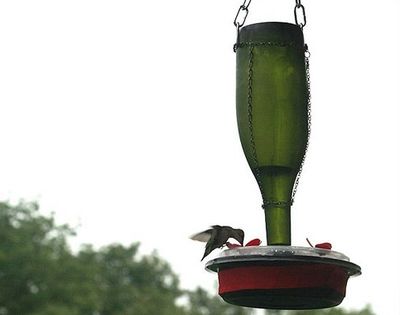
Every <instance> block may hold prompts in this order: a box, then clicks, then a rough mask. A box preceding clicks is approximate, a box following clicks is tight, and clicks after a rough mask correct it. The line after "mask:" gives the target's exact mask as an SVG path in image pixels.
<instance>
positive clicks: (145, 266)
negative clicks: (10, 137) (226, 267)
mask: <svg viewBox="0 0 400 315" xmlns="http://www.w3.org/2000/svg"><path fill="white" fill-rule="evenodd" d="M38 208H39V207H38V205H37V204H36V203H23V202H21V203H20V204H18V205H16V206H11V205H10V204H9V203H6V202H0V315H155V314H157V315H249V314H251V309H247V308H241V307H236V306H232V305H229V304H227V303H225V302H223V301H222V299H221V298H220V297H218V296H211V295H210V294H208V293H207V292H206V291H205V290H203V289H201V288H198V289H196V290H194V291H183V290H181V289H180V287H179V279H178V277H177V275H176V274H175V273H174V272H173V271H172V270H171V267H170V266H169V264H168V263H167V262H165V261H164V260H163V259H162V258H160V257H159V256H158V255H157V254H156V253H153V254H151V255H147V256H141V255H139V253H138V249H139V244H138V243H135V244H132V245H130V246H122V245H119V244H113V245H109V246H107V247H104V248H101V249H100V250H95V249H94V248H93V247H92V246H90V245H85V246H83V247H82V248H81V249H80V251H79V252H78V253H76V254H74V253H72V251H71V250H70V248H69V246H68V243H67V240H68V237H70V236H72V235H74V231H73V230H72V229H71V228H70V227H68V226H67V225H57V224H56V223H55V221H54V218H53V216H49V217H46V216H43V215H40V214H39V212H38ZM178 299H183V301H184V303H179V304H178V303H177V301H178ZM266 314H270V315H314V314H320V315H374V314H373V313H372V311H371V310H370V308H369V307H367V308H365V309H364V310H362V311H359V312H345V311H343V310H340V309H338V308H335V309H330V310H323V311H298V312H284V311H275V312H272V311H269V313H266Z"/></svg>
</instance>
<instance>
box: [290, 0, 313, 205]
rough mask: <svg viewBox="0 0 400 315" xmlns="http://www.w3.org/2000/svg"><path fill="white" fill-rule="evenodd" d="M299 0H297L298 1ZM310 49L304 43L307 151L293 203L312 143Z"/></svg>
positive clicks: (294, 190) (294, 191)
mask: <svg viewBox="0 0 400 315" xmlns="http://www.w3.org/2000/svg"><path fill="white" fill-rule="evenodd" d="M296 2H297V1H296ZM310 56H311V54H310V51H309V50H308V45H307V44H305V45H304V60H305V68H306V82H307V94H308V95H307V126H308V127H307V143H306V148H305V152H304V155H303V159H302V161H301V164H300V169H299V172H298V173H297V176H296V180H295V182H294V185H293V190H292V203H293V202H294V196H295V195H296V192H297V187H298V186H299V180H300V175H301V172H302V171H303V166H304V161H305V159H306V154H307V151H308V146H309V143H310V135H311V80H310Z"/></svg>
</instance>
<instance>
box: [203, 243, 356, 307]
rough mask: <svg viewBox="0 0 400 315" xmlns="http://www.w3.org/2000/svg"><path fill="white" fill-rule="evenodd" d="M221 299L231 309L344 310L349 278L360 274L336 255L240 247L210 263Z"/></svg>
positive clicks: (300, 249)
mask: <svg viewBox="0 0 400 315" xmlns="http://www.w3.org/2000/svg"><path fill="white" fill-rule="evenodd" d="M206 268H207V269H208V270H211V271H215V272H218V280H219V294H220V296H221V297H222V298H223V299H224V300H225V301H226V302H228V303H231V304H235V305H240V306H246V307H256V308H267V309H287V310H301V309H319V308H326V307H333V306H336V305H339V304H340V303H341V302H342V300H343V298H344V297H345V294H346V286H347V281H348V279H349V277H350V276H356V275H359V274H361V268H360V267H359V266H357V265H356V264H353V263H351V262H350V261H349V259H348V257H347V256H345V255H343V254H341V253H338V252H334V251H331V250H325V249H319V248H306V247H293V246H264V247H263V246H260V247H246V246H245V247H235V248H234V249H232V250H227V251H224V252H223V253H221V256H220V257H218V258H216V259H213V260H210V261H209V262H208V263H207V264H206Z"/></svg>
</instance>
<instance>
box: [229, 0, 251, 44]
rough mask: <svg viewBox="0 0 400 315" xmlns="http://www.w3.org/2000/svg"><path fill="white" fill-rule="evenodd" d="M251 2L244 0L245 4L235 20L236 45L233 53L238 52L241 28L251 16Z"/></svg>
mask: <svg viewBox="0 0 400 315" xmlns="http://www.w3.org/2000/svg"><path fill="white" fill-rule="evenodd" d="M250 3H251V0H244V2H243V4H242V5H241V6H240V7H239V9H238V11H237V13H236V16H235V19H234V20H233V25H235V27H236V43H235V44H234V45H233V51H234V52H236V50H237V46H238V44H239V33H240V28H241V27H242V26H243V25H244V23H245V22H246V19H247V16H248V15H249V5H250Z"/></svg>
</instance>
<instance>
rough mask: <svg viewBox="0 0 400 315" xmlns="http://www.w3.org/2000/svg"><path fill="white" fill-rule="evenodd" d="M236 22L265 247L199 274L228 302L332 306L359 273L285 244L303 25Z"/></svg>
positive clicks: (246, 147)
mask: <svg viewBox="0 0 400 315" xmlns="http://www.w3.org/2000/svg"><path fill="white" fill-rule="evenodd" d="M296 3H297V1H296ZM241 8H242V7H241ZM296 8H298V7H297V6H296ZM296 8H295V10H296ZM300 8H303V9H302V12H303V13H304V7H303V6H301V7H300ZM245 9H246V10H247V7H245ZM242 10H243V8H242ZM295 12H296V11H295ZM247 13H248V12H247ZM247 13H246V16H247ZM296 23H297V16H296ZM243 24H244V22H243V23H236V20H235V25H236V26H237V30H238V40H237V43H236V44H235V51H236V111H237V121H238V128H239V135H240V141H241V144H242V148H243V151H244V154H245V156H246V159H247V162H248V164H249V166H250V169H251V171H252V173H253V175H254V177H255V179H256V181H257V184H258V186H259V189H260V193H261V197H262V200H263V209H264V213H265V222H266V234H267V244H268V245H267V246H252V247H235V248H232V249H228V250H225V251H223V252H222V253H221V254H220V256H219V257H217V258H216V259H213V260H211V261H209V262H208V263H207V264H206V269H208V270H210V271H214V272H217V273H218V280H219V294H220V295H221V297H222V298H223V299H224V300H225V301H226V302H228V303H231V304H235V305H240V306H247V307H256V308H267V309H288V310H291V309H318V308H326V307H333V306H336V305H338V304H340V303H341V302H342V300H343V298H344V297H345V293H346V285H347V281H348V279H349V277H351V276H356V275H359V274H361V268H360V267H359V266H358V265H356V264H354V263H352V262H350V260H349V258H348V257H346V256H345V255H343V254H341V253H339V252H335V251H332V250H329V249H320V248H312V247H310V248H308V247H296V246H291V222H290V212H291V206H292V203H293V198H294V194H295V192H296V188H297V184H298V178H299V175H300V173H301V168H302V165H303V161H304V156H305V153H306V149H307V146H308V137H309V133H310V121H309V120H310V115H309V114H310V108H309V106H310V92H309V80H308V78H309V77H308V55H307V54H308V51H307V46H306V45H305V44H304V38H303V26H304V25H305V18H304V23H303V24H290V23H281V22H268V23H257V24H252V25H248V26H245V27H243V28H241V26H242V25H243Z"/></svg>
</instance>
